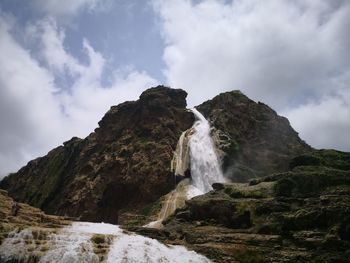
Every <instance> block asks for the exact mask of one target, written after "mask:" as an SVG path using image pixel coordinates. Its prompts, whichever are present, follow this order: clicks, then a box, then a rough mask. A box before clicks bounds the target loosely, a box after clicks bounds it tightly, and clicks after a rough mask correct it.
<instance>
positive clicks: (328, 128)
mask: <svg viewBox="0 0 350 263" xmlns="http://www.w3.org/2000/svg"><path fill="white" fill-rule="evenodd" d="M158 84H164V85H167V86H170V87H172V88H181V89H184V90H186V91H187V92H188V94H189V95H188V104H189V107H193V106H195V105H198V104H200V103H201V102H203V101H205V100H208V99H211V98H212V97H214V96H216V95H218V94H219V93H221V92H225V91H230V90H241V91H242V92H243V93H245V94H246V95H247V96H249V97H250V98H251V99H253V100H255V101H262V102H264V103H266V104H268V105H269V106H270V107H272V108H273V109H275V110H276V111H277V112H278V114H280V115H283V116H286V117H288V119H289V120H290V122H291V125H292V126H293V128H294V129H295V130H296V131H297V132H298V133H299V135H300V137H301V138H302V139H303V140H305V141H306V142H307V143H309V144H310V145H311V146H313V147H315V148H335V149H339V150H343V151H350V140H349V139H348V135H349V134H350V1H347V0H294V1H291V0H264V1H261V0H233V1H232V0H231V1H229V0H225V1H224V0H215V1H214V0H203V1H200V0H192V1H191V0H148V1H146V0H145V1H139V0H75V1H61V0H31V1H22V0H1V1H0V178H1V177H3V176H4V175H6V174H8V173H9V172H14V171H16V170H17V169H18V168H20V167H21V166H23V165H25V164H26V163H27V162H28V161H29V160H31V159H34V158H37V157H39V156H42V155H45V154H46V153H47V152H48V151H49V150H50V149H52V148H54V147H56V146H58V145H61V144H62V143H63V142H64V141H66V140H68V139H70V138H71V137H73V136H78V137H81V138H84V137H86V136H87V135H88V134H89V133H90V132H92V131H93V130H94V128H96V127H97V122H98V121H99V120H100V119H101V118H102V116H103V115H104V113H105V112H106V111H107V110H108V109H109V108H110V106H112V105H117V104H118V103H121V102H123V101H125V100H135V99H137V98H138V97H139V95H140V94H141V92H142V91H143V90H145V89H147V88H149V87H152V86H156V85H158Z"/></svg>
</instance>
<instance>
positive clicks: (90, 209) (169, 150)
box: [1, 86, 194, 223]
mask: <svg viewBox="0 0 350 263" xmlns="http://www.w3.org/2000/svg"><path fill="white" fill-rule="evenodd" d="M186 96H187V94H186V92H185V91H183V90H176V89H170V88H166V87H162V86H159V87H156V88H152V89H149V90H147V91H145V92H143V93H142V94H141V96H140V99H139V100H138V101H131V102H124V103H122V104H120V105H118V106H113V107H111V109H110V110H109V111H108V112H107V113H106V115H105V116H104V117H103V118H102V120H101V121H100V122H99V128H97V129H96V130H95V132H94V133H92V134H90V135H89V136H88V137H87V138H85V139H83V140H82V139H78V138H73V139H72V140H70V141H68V142H66V143H65V144H64V145H63V146H59V147H58V148H56V149H54V150H52V151H51V152H49V154H48V155H46V156H44V157H42V158H38V159H36V160H34V161H31V162H29V163H28V165H26V166H25V167H23V168H22V169H21V170H19V171H18V172H17V173H15V174H12V175H10V176H8V177H6V178H5V179H4V180H3V181H2V182H1V188H5V189H7V190H8V191H9V194H10V195H11V196H13V197H14V198H15V199H16V200H20V201H24V202H28V203H29V204H31V205H34V206H36V207H40V208H41V209H43V210H44V211H46V212H48V213H54V214H58V215H65V214H67V215H71V216H76V217H79V218H80V219H81V220H90V221H104V222H112V223H117V222H118V215H119V214H120V213H121V212H122V211H125V212H127V211H129V212H130V211H132V210H135V209H138V208H142V207H143V206H145V205H146V204H148V203H150V202H152V201H155V200H156V199H157V198H159V197H160V196H162V195H164V194H166V193H167V192H169V191H170V190H171V189H172V188H173V187H174V184H175V182H174V176H173V174H172V173H171V171H170V163H171V159H172V157H173V151H174V150H175V147H176V143H177V141H178V138H179V136H180V134H181V132H182V131H184V130H186V129H188V128H189V127H191V125H192V123H193V120H194V117H193V115H192V114H191V113H189V112H187V111H186V109H185V107H186V100H185V98H186ZM24 189H25V190H24Z"/></svg>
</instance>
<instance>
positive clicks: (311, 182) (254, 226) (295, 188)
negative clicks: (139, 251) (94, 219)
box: [134, 150, 350, 262]
mask: <svg viewBox="0 0 350 263" xmlns="http://www.w3.org/2000/svg"><path fill="white" fill-rule="evenodd" d="M310 155H312V156H314V157H315V156H316V157H317V158H318V159H319V162H318V163H319V164H318V165H315V162H314V161H311V162H309V160H310V158H304V157H305V156H304V155H303V156H299V157H296V158H295V159H294V160H293V161H292V162H291V164H292V166H293V169H292V170H290V171H288V172H284V173H278V174H273V175H270V176H267V177H264V178H261V179H257V180H253V181H251V182H250V183H248V184H242V183H233V184H215V185H214V189H215V190H214V191H212V192H209V193H207V194H205V195H202V196H198V197H195V198H193V199H191V200H189V201H188V202H187V206H186V207H185V208H184V209H181V210H178V211H177V212H176V214H175V215H174V216H173V217H172V218H170V219H169V220H167V221H166V222H163V224H165V228H164V229H162V230H159V231H154V230H151V231H147V229H142V230H140V229H137V228H134V230H135V231H137V232H140V233H143V234H144V235H149V236H151V237H154V238H158V239H160V240H163V241H164V242H167V243H170V244H182V245H186V246H188V247H190V248H192V249H194V250H196V251H197V252H199V253H203V254H205V255H206V256H208V257H209V258H211V259H213V260H214V261H216V262H350V260H349V256H350V239H349V233H350V232H349V229H350V223H349V222H350V170H349V169H348V168H347V167H348V165H350V153H342V152H339V151H334V150H320V151H313V152H312V153H310ZM301 160H303V161H301ZM335 166H337V168H334V167H335Z"/></svg>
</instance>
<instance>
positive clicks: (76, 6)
mask: <svg viewBox="0 0 350 263" xmlns="http://www.w3.org/2000/svg"><path fill="white" fill-rule="evenodd" d="M105 2H106V1H105V0H73V1H62V0H34V4H35V6H36V7H37V8H39V9H40V10H42V11H44V12H46V13H48V14H51V15H55V16H60V15H71V14H75V13H77V12H78V11H80V10H82V9H86V10H88V11H93V10H95V9H96V8H100V7H101V5H102V4H104V3H105Z"/></svg>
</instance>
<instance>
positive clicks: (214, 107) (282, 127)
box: [197, 91, 311, 182]
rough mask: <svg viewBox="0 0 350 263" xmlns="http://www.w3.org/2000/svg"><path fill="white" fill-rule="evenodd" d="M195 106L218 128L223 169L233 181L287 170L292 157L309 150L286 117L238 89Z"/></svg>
mask: <svg viewBox="0 0 350 263" xmlns="http://www.w3.org/2000/svg"><path fill="white" fill-rule="evenodd" d="M197 108H198V110H199V111H201V112H202V113H203V115H204V116H205V117H206V118H209V119H210V122H211V125H212V126H213V127H215V128H216V129H218V130H219V135H218V136H219V137H221V138H222V140H223V141H224V143H222V145H223V147H222V150H223V151H224V152H225V153H226V156H224V159H223V169H224V173H225V175H226V176H227V177H229V178H230V179H231V180H232V181H235V182H246V181H247V180H248V179H251V178H254V177H260V176H264V175H267V174H270V173H272V172H282V171H287V170H288V166H289V162H290V159H291V158H292V157H295V156H297V155H300V154H302V153H304V152H308V151H310V150H311V147H310V146H308V145H307V144H306V143H305V142H304V141H302V140H301V139H300V138H299V136H298V134H297V133H296V132H295V131H294V130H293V128H292V127H291V126H290V124H289V121H288V120H287V119H286V118H284V117H281V116H279V115H277V114H276V112H275V111H274V110H272V109H271V108H269V107H268V106H267V105H265V104H263V103H261V102H258V103H256V102H254V101H252V100H250V99H249V98H248V97H246V96H245V95H243V94H242V93H241V92H240V91H231V92H226V93H222V94H220V95H218V96H216V97H215V98H213V99H212V100H209V101H206V102H204V103H202V104H201V105H199V106H198V107H197ZM221 138H220V139H221Z"/></svg>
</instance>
